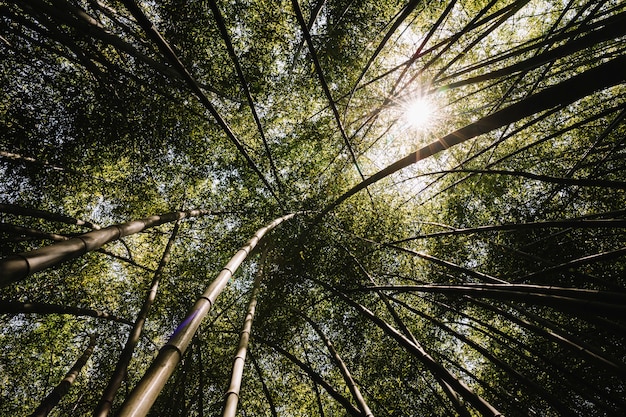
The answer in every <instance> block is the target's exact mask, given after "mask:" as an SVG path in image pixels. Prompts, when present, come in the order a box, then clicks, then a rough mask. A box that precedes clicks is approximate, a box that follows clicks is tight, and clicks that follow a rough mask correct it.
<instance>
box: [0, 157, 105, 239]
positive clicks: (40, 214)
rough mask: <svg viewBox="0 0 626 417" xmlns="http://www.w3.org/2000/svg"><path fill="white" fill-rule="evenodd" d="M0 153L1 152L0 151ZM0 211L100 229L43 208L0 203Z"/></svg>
mask: <svg viewBox="0 0 626 417" xmlns="http://www.w3.org/2000/svg"><path fill="white" fill-rule="evenodd" d="M0 153H1V152H0ZM0 213H8V214H15V215H16V216H28V217H37V218H39V219H44V220H51V221H55V222H61V223H65V224H75V225H78V226H84V227H88V228H90V229H94V230H99V229H101V227H100V226H98V225H97V224H95V223H92V222H90V221H87V220H81V219H76V218H74V217H70V216H65V215H63V214H57V213H52V212H49V211H45V210H37V209H32V208H28V207H22V206H18V205H17V204H0Z"/></svg>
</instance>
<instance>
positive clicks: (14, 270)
mask: <svg viewBox="0 0 626 417" xmlns="http://www.w3.org/2000/svg"><path fill="white" fill-rule="evenodd" d="M211 213H212V212H211V211H207V210H188V211H176V212H172V213H167V214H162V215H160V216H150V217H146V218H144V219H141V220H133V221H130V222H127V223H122V224H117V225H113V226H109V227H105V228H104V229H100V230H93V231H91V232H87V233H85V234H82V235H80V236H77V237H74V238H72V239H69V240H65V241H62V242H58V243H54V244H52V245H49V246H44V247H42V248H39V249H35V250H32V251H30V252H23V253H19V254H17V255H13V256H10V257H8V258H5V259H2V260H0V288H2V287H6V286H8V285H10V284H12V283H14V282H18V281H21V280H23V279H24V278H26V277H27V276H29V275H31V274H33V273H35V272H38V271H42V270H44V269H46V268H49V267H51V266H55V265H58V264H60V263H61V262H64V261H67V260H70V259H74V258H77V257H79V256H81V255H84V254H85V253H87V252H90V251H93V250H96V249H99V248H100V247H102V246H103V245H104V244H106V243H109V242H112V241H114V240H117V239H120V238H122V237H124V236H128V235H132V234H135V233H138V232H141V231H143V230H145V229H148V228H150V227H155V226H159V225H161V224H164V223H169V222H173V221H176V220H181V219H184V218H187V217H197V216H203V215H206V214H211Z"/></svg>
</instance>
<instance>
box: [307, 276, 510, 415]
mask: <svg viewBox="0 0 626 417" xmlns="http://www.w3.org/2000/svg"><path fill="white" fill-rule="evenodd" d="M317 282H318V283H321V282H319V281H317ZM321 284H322V285H323V286H324V287H326V288H327V289H329V290H330V291H332V292H333V293H335V294H336V295H338V296H339V297H340V298H341V299H343V300H344V301H345V302H346V303H347V304H349V305H351V306H352V307H354V308H355V309H356V310H357V311H358V312H359V314H361V315H362V316H363V317H366V318H368V319H369V320H370V321H372V323H374V324H375V325H376V326H378V327H379V328H380V329H381V330H383V331H384V332H385V333H386V334H387V335H388V336H389V337H391V338H393V339H394V340H395V341H396V342H398V344H400V345H401V346H402V347H403V348H405V349H406V350H407V351H408V352H409V353H411V354H412V355H413V356H414V357H415V358H416V359H418V360H419V361H420V362H421V363H422V364H423V365H424V366H425V367H426V368H427V369H428V370H429V371H430V372H431V373H432V374H433V375H434V376H435V377H436V378H437V380H438V381H439V382H440V383H441V381H443V382H445V383H446V384H448V385H449V386H450V387H451V388H452V390H454V391H455V392H457V393H458V394H459V395H461V397H463V398H464V399H465V400H466V401H467V402H468V403H469V404H471V405H472V406H474V407H475V408H476V410H478V411H479V412H480V413H481V414H482V415H483V416H492V417H501V416H502V413H500V412H499V411H498V410H497V409H496V408H495V407H494V406H493V405H491V404H490V403H489V402H487V401H486V400H485V399H484V398H482V397H481V396H480V395H478V394H476V393H475V392H473V391H472V390H471V389H470V388H469V387H468V386H467V385H466V384H465V382H464V381H463V380H461V379H459V378H457V377H456V376H454V375H453V374H452V373H451V372H450V371H448V370H447V369H446V368H445V367H444V366H443V365H442V364H441V363H439V362H438V361H437V360H435V359H434V358H433V357H432V356H430V354H428V352H426V351H425V350H424V349H423V348H422V347H421V346H418V345H415V344H414V343H413V342H412V341H411V340H410V339H409V338H407V337H406V336H404V335H403V334H401V333H400V332H399V331H398V330H396V329H395V328H394V327H392V326H391V325H389V324H388V323H387V322H386V321H384V320H383V319H381V318H380V317H378V316H376V315H375V314H374V313H373V312H372V311H370V310H369V309H367V308H366V307H364V306H363V305H361V304H359V303H358V302H356V301H354V300H352V299H351V298H350V297H348V296H347V295H346V294H345V293H343V292H342V291H339V290H338V289H336V288H333V287H331V286H329V285H325V284H323V283H321Z"/></svg>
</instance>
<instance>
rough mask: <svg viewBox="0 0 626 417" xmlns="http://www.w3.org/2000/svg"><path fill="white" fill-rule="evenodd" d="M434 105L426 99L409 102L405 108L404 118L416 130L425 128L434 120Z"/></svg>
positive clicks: (421, 98) (420, 98)
mask: <svg viewBox="0 0 626 417" xmlns="http://www.w3.org/2000/svg"><path fill="white" fill-rule="evenodd" d="M432 113H433V105H432V103H431V102H430V101H429V100H428V99H426V98H424V97H419V98H416V99H413V100H411V101H409V102H407V103H406V104H405V105H404V106H403V118H404V120H405V122H406V123H407V124H408V125H409V126H411V127H414V128H423V127H425V126H426V125H427V124H428V122H429V121H430V120H431V118H432Z"/></svg>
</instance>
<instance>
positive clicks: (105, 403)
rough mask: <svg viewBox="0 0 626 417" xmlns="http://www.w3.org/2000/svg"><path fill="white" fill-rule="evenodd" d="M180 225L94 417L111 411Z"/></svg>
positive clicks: (171, 238) (163, 258)
mask: <svg viewBox="0 0 626 417" xmlns="http://www.w3.org/2000/svg"><path fill="white" fill-rule="evenodd" d="M179 225H180V223H179V222H176V224H175V225H174V229H173V230H172V233H171V235H170V238H169V240H168V241H167V245H166V246H165V250H164V251H163V255H162V256H161V260H160V262H159V266H158V267H157V270H156V271H155V273H154V276H153V278H152V282H151V284H150V289H149V290H148V293H147V294H146V297H145V299H144V302H143V305H142V306H141V310H140V311H139V314H138V315H137V319H136V320H135V324H134V326H133V328H132V330H131V331H130V333H129V334H128V339H127V340H126V345H125V346H124V349H123V350H122V353H121V354H120V357H119V359H118V361H117V364H116V365H115V370H114V371H113V375H111V378H110V380H109V383H108V385H107V386H106V388H105V390H104V393H103V394H102V397H101V398H100V401H99V402H98V406H97V407H96V410H95V412H94V416H99V417H106V416H107V415H108V414H109V411H110V410H111V406H112V405H113V400H114V399H115V394H116V393H117V390H118V389H119V388H120V386H121V385H122V381H123V380H124V377H125V376H126V372H127V369H128V364H129V363H130V360H131V359H132V357H133V352H134V351H135V347H136V346H137V343H139V339H140V338H141V334H142V332H143V326H144V323H145V322H146V319H147V318H148V313H149V312H150V308H151V307H152V304H154V300H155V299H156V295H157V291H158V289H159V283H160V281H161V276H162V275H163V269H164V268H165V266H166V265H167V262H168V261H169V258H170V252H171V249H172V246H173V244H174V240H175V239H176V235H177V234H178V228H179Z"/></svg>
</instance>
